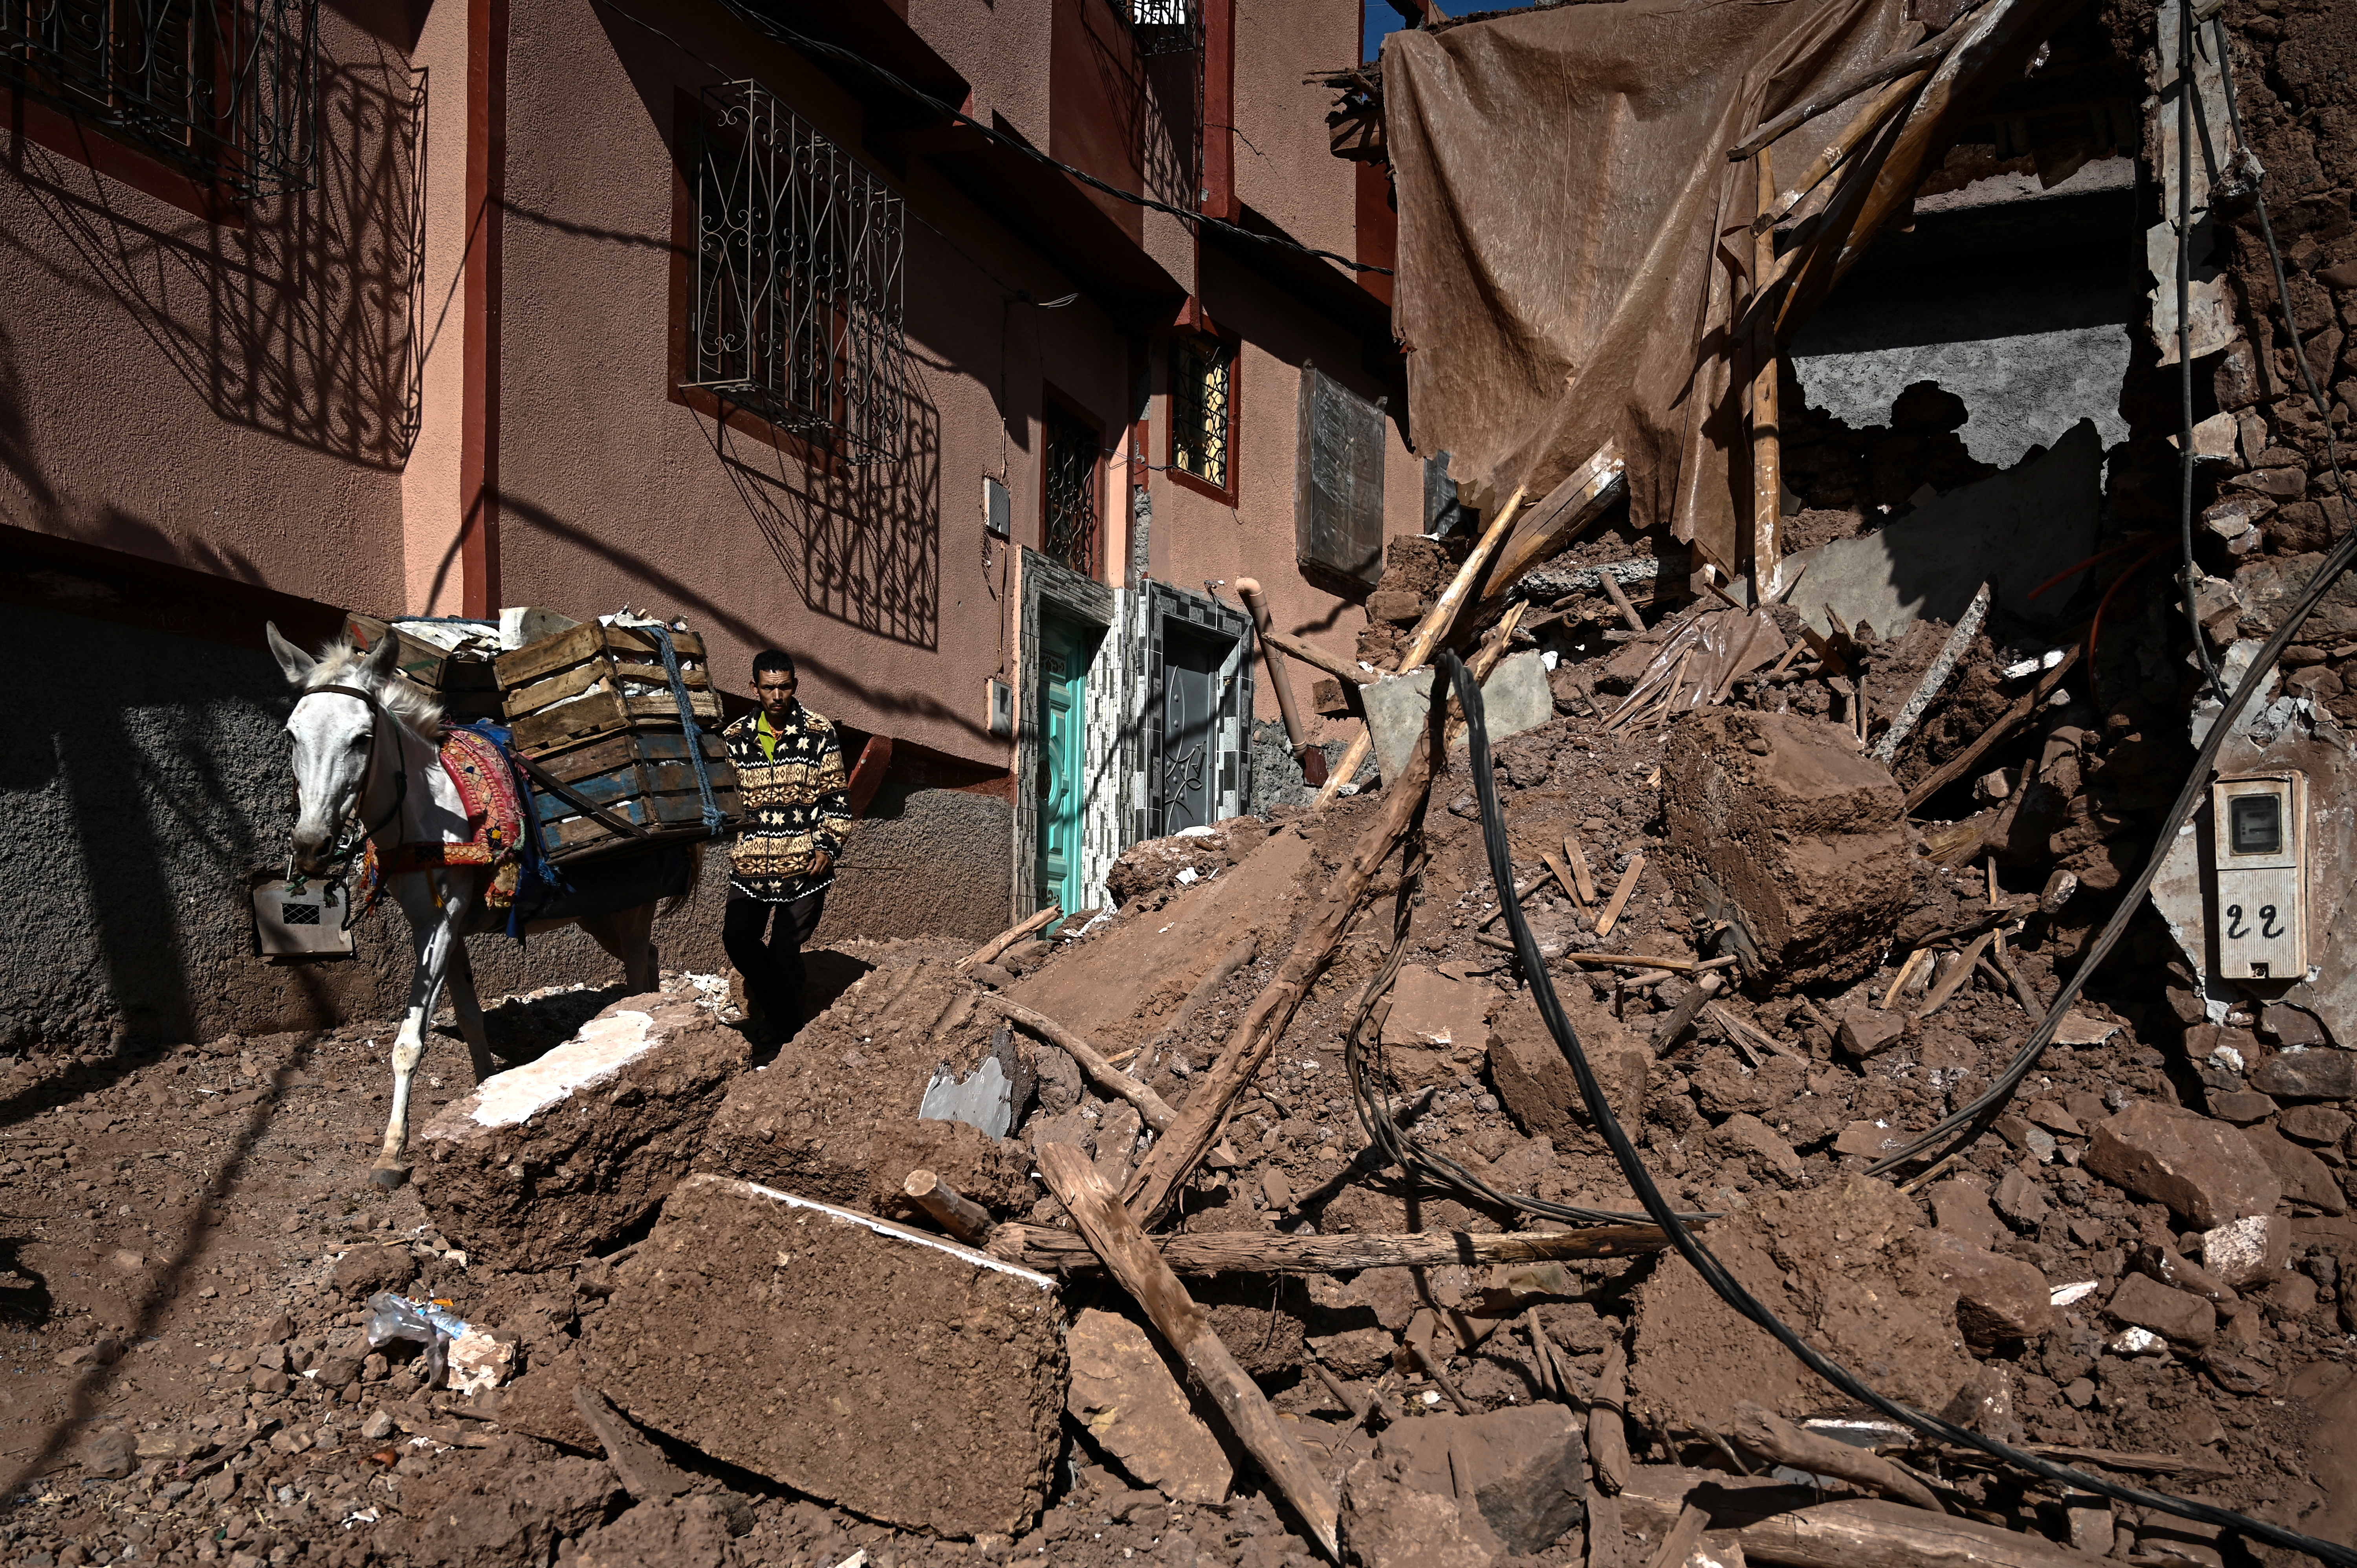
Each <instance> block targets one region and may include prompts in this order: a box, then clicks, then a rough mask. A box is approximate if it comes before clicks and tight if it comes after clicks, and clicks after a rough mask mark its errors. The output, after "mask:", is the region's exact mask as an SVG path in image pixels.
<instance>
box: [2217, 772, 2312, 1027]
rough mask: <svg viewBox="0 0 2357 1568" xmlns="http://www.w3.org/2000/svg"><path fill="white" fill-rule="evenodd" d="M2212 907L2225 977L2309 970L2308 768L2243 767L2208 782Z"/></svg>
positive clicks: (2292, 975)
mask: <svg viewBox="0 0 2357 1568" xmlns="http://www.w3.org/2000/svg"><path fill="white" fill-rule="evenodd" d="M2210 811H2211V861H2212V870H2213V871H2214V873H2215V874H2216V885H2217V889H2218V891H2217V895H2216V897H2215V900H2214V902H2213V903H2212V906H2211V909H2210V933H2211V936H2212V940H2214V941H2215V943H2216V951H2217V961H2218V972H2219V974H2221V975H2222V976H2223V977H2224V978H2226V979H2228V980H2300V979H2303V978H2305V977H2306V976H2307V974H2308V828H2309V824H2308V776H2307V775H2306V774H2304V773H2299V772H2296V771H2287V772H2282V773H2244V774H2241V775H2238V776H2236V777H2234V778H2232V779H2219V780H2218V781H2217V782H2216V783H2214V784H2212V785H2211V786H2210Z"/></svg>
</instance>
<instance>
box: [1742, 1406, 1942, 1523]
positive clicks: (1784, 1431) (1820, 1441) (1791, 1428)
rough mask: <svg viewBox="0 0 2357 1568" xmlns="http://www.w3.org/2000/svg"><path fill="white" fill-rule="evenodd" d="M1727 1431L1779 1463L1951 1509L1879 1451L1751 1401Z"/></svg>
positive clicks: (1902, 1499)
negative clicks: (1815, 1429) (1808, 1428)
mask: <svg viewBox="0 0 2357 1568" xmlns="http://www.w3.org/2000/svg"><path fill="white" fill-rule="evenodd" d="M1727 1436H1729V1437H1731V1438H1733V1439H1734V1440H1735V1441H1736V1442H1738V1443H1740V1444H1743V1446H1745V1447H1746V1448H1749V1449H1750V1450H1751V1451H1752V1452H1753V1453H1755V1454H1758V1455H1762V1456H1763V1457H1765V1458H1768V1459H1770V1460H1772V1461H1773V1462H1774V1463H1776V1464H1779V1465H1790V1466H1792V1468H1793V1469H1795V1470H1805V1471H1807V1472H1808V1473H1809V1474H1811V1475H1813V1476H1831V1477H1834V1478H1835V1479H1836V1480H1842V1481H1853V1482H1856V1483H1857V1485H1859V1486H1861V1487H1865V1488H1867V1490H1868V1491H1872V1492H1880V1493H1881V1494H1882V1495H1883V1496H1884V1497H1886V1498H1896V1499H1897V1500H1899V1501H1900V1502H1902V1503H1910V1504H1912V1505H1913V1506H1914V1507H1916V1508H1919V1509H1931V1510H1932V1512H1933V1513H1945V1512H1946V1511H1947V1510H1946V1509H1943V1508H1942V1507H1941V1506H1940V1499H1939V1498H1937V1497H1935V1496H1934V1495H1933V1494H1932V1488H1931V1487H1927V1486H1925V1485H1924V1484H1923V1483H1922V1482H1921V1481H1919V1480H1917V1479H1916V1478H1915V1477H1912V1476H1910V1475H1909V1474H1908V1473H1907V1472H1906V1471H1904V1470H1902V1469H1900V1467H1899V1466H1896V1465H1894V1464H1892V1463H1891V1462H1890V1461H1889V1460H1888V1459H1885V1458H1883V1457H1882V1456H1881V1455H1878V1454H1872V1453H1869V1452H1867V1450H1866V1449H1863V1448H1853V1447H1851V1446H1850V1445H1849V1444H1846V1443H1842V1442H1838V1441H1836V1440H1835V1439H1834V1438H1831V1437H1827V1436H1825V1435H1824V1434H1821V1433H1815V1432H1807V1431H1803V1429H1802V1428H1800V1427H1797V1426H1795V1425H1793V1424H1792V1423H1791V1422H1789V1421H1786V1420H1785V1419H1784V1418H1783V1417H1782V1416H1781V1415H1778V1414H1777V1413H1776V1412H1774V1411H1771V1410H1767V1409H1764V1408H1762V1407H1761V1406H1760V1405H1756V1404H1753V1403H1751V1402H1749V1401H1745V1402H1742V1403H1739V1404H1738V1405H1737V1406H1736V1407H1735V1424H1734V1425H1733V1426H1731V1427H1729V1428H1728V1429H1727Z"/></svg>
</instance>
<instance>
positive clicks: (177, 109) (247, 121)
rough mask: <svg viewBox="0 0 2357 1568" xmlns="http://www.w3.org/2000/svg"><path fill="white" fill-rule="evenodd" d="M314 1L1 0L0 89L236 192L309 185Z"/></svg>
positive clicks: (312, 173)
mask: <svg viewBox="0 0 2357 1568" xmlns="http://www.w3.org/2000/svg"><path fill="white" fill-rule="evenodd" d="M318 22H319V8H318V0H0V84H5V85H6V86H8V87H12V88H14V89H16V91H19V92H22V93H24V94H26V95H27V97H30V98H35V99H38V100H40V101H41V102H45V103H48V104H51V105H53V106H55V107H57V108H59V109H61V110H64V111H65V112H66V113H70V114H71V115H73V116H74V117H76V118H77V119H80V120H82V121H85V122H87V123H89V124H94V125H97V126H99V127H100V128H102V129H103V130H104V131H106V132H107V133H108V134H112V135H113V136H115V137H117V138H118V139H120V140H122V141H124V142H127V143H129V144H130V145H134V146H136V147H137V148H139V149H140V150H141V151H142V152H145V153H146V154H148V155H149V156H153V157H155V158H156V159H157V160H158V161H160V162H163V163H165V164H167V165H169V166H172V167H174V168H176V169H178V170H180V171H182V172H184V173H187V174H189V175H193V176H194V177H197V178H199V179H200V180H203V181H205V182H207V183H209V184H215V185H219V186H221V187H222V188H225V189H227V190H230V191H231V192H233V193H235V194H236V195H239V196H244V197H263V196H274V195H278V194H280V193H282V192H285V191H292V190H308V189H310V188H311V187H312V186H313V185H314V184H315V183H316V182H317V142H318V134H317V133H318Z"/></svg>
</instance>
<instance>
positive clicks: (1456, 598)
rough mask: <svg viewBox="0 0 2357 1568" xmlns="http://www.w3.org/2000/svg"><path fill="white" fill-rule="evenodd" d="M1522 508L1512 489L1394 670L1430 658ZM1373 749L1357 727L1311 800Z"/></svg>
mask: <svg viewBox="0 0 2357 1568" xmlns="http://www.w3.org/2000/svg"><path fill="white" fill-rule="evenodd" d="M1521 510H1523V492H1522V491H1520V490H1516V491H1515V492H1514V493H1513V495H1512V498H1511V499H1508V500H1507V502H1506V504H1505V505H1504V506H1502V507H1501V508H1499V509H1498V515H1497V516H1496V517H1495V518H1494V519H1492V520H1491V523H1490V526H1489V527H1487V528H1485V529H1483V530H1482V531H1481V538H1480V542H1477V543H1476V544H1475V545H1474V546H1473V553H1471V554H1470V555H1468V556H1467V557H1466V558H1465V564H1463V565H1462V566H1459V567H1458V569H1457V575H1456V576H1455V577H1454V578H1452V579H1450V581H1449V584H1448V587H1446V588H1444V589H1442V590H1441V593H1440V596H1439V597H1438V598H1437V599H1435V600H1433V601H1432V607H1431V608H1430V609H1428V610H1426V611H1425V612H1424V618H1423V619H1421V620H1419V621H1417V622H1416V623H1415V631H1413V632H1411V633H1410V634H1409V635H1408V639H1407V647H1406V648H1405V649H1403V650H1401V652H1400V656H1399V659H1398V660H1397V661H1396V662H1395V664H1394V668H1395V669H1398V670H1402V671H1407V670H1414V669H1415V668H1416V667H1417V666H1419V665H1422V664H1426V663H1429V662H1430V661H1431V660H1432V650H1434V649H1436V648H1437V647H1439V646H1440V644H1441V641H1442V639H1445V638H1447V637H1448V634H1449V632H1450V631H1451V630H1452V629H1453V628H1455V626H1456V624H1457V612H1458V610H1459V609H1462V608H1463V607H1464V605H1465V601H1466V599H1467V597H1468V596H1470V595H1471V593H1472V592H1473V585H1474V584H1475V583H1476V582H1478V581H1479V580H1480V576H1481V574H1482V571H1483V569H1484V568H1485V567H1487V566H1488V565H1489V564H1490V560H1491V557H1492V556H1493V555H1495V554H1496V553H1498V549H1499V546H1501V545H1502V544H1503V543H1505V542H1506V535H1507V533H1508V532H1511V531H1512V528H1513V526H1514V518H1515V516H1516V515H1517V514H1518V513H1520V512H1521ZM1374 749H1375V737H1374V732H1373V731H1372V730H1368V729H1365V728H1361V730H1360V732H1359V735H1358V737H1357V738H1356V739H1354V740H1352V741H1351V746H1350V749H1349V750H1347V751H1345V752H1344V753H1343V754H1342V760H1341V761H1340V762H1339V763H1337V764H1336V765H1335V767H1334V771H1333V772H1332V773H1330V774H1329V775H1328V776H1327V779H1326V783H1325V787H1324V788H1322V789H1319V790H1318V799H1317V800H1316V801H1315V802H1314V803H1315V804H1317V805H1320V806H1323V805H1326V804H1328V803H1329V802H1330V801H1332V800H1333V799H1334V793H1335V791H1336V790H1338V789H1341V787H1342V786H1343V785H1345V784H1348V783H1349V782H1350V781H1351V779H1355V778H1357V777H1358V774H1359V769H1360V768H1363V767H1365V766H1366V762H1367V758H1368V757H1370V756H1372V755H1373V753H1374ZM1391 782H1392V781H1391V780H1390V779H1384V780H1383V783H1384V785H1385V786H1386V787H1387V788H1388V787H1389V786H1390V784H1391Z"/></svg>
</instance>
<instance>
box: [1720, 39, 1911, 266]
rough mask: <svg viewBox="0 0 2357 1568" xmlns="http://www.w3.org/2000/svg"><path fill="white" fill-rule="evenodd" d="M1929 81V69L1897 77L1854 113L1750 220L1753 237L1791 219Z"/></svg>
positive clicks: (1790, 257) (1787, 258)
mask: <svg viewBox="0 0 2357 1568" xmlns="http://www.w3.org/2000/svg"><path fill="white" fill-rule="evenodd" d="M1931 80H1932V72H1931V71H1930V70H1929V69H1925V70H1918V71H1915V72H1913V73H1911V74H1910V75H1907V76H1902V77H1900V79H1899V80H1898V81H1894V82H1892V83H1891V84H1890V85H1889V87H1886V88H1884V89H1883V90H1882V91H1880V92H1879V93H1877V94H1876V95H1875V97H1874V98H1873V100H1872V101H1871V102H1868V103H1867V106H1866V107H1865V108H1864V109H1861V110H1859V111H1858V113H1857V118H1856V119H1854V120H1852V121H1851V122H1850V123H1849V124H1848V125H1847V126H1846V127H1845V128H1844V129H1843V131H1842V134H1840V135H1838V136H1835V138H1834V139H1833V140H1832V141H1830V142H1828V143H1826V144H1825V150H1824V151H1823V152H1821V153H1819V154H1818V155H1817V156H1816V158H1815V160H1814V161H1813V162H1812V163H1811V164H1810V165H1809V166H1808V167H1806V168H1804V169H1803V170H1802V171H1801V177H1799V178H1798V179H1796V180H1794V181H1793V182H1792V185H1791V186H1790V187H1788V188H1786V189H1785V191H1784V194H1783V195H1781V196H1780V197H1778V198H1777V199H1776V205H1775V206H1773V207H1771V208H1770V209H1768V210H1767V211H1765V212H1762V213H1761V214H1760V216H1759V217H1757V218H1755V219H1753V220H1751V231H1752V232H1753V233H1755V234H1757V233H1759V232H1760V231H1762V230H1766V229H1772V228H1774V227H1775V226H1776V225H1777V224H1779V223H1781V222H1782V221H1783V220H1785V219H1786V218H1788V217H1790V216H1792V209H1794V208H1796V207H1798V206H1800V205H1801V203H1802V202H1803V201H1804V200H1806V199H1808V195H1809V192H1811V191H1813V190H1814V189H1816V188H1817V187H1819V186H1820V185H1823V184H1824V182H1825V179H1826V177H1827V176H1829V175H1831V174H1832V173H1833V172H1834V170H1835V169H1837V168H1839V167H1841V166H1842V165H1843V164H1845V163H1846V162H1847V161H1848V160H1849V156H1850V155H1851V154H1852V153H1854V152H1856V151H1857V149H1858V148H1859V147H1860V146H1861V145H1864V143H1865V142H1866V139H1867V137H1869V136H1871V135H1873V134H1874V133H1875V132H1877V131H1879V130H1880V129H1882V127H1883V125H1884V124H1885V123H1887V122H1888V121H1889V118H1890V116H1891V115H1892V114H1894V113H1898V112H1899V110H1900V107H1901V106H1903V105H1904V104H1905V103H1906V102H1907V100H1908V99H1910V98H1911V97H1913V96H1914V94H1915V90H1916V89H1917V88H1919V87H1921V86H1922V85H1923V84H1924V83H1925V82H1927V81H1931ZM1798 254H1799V252H1797V251H1796V252H1792V254H1791V255H1788V256H1787V257H1786V258H1785V259H1786V260H1787V261H1789V260H1791V259H1792V255H1798Z"/></svg>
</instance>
